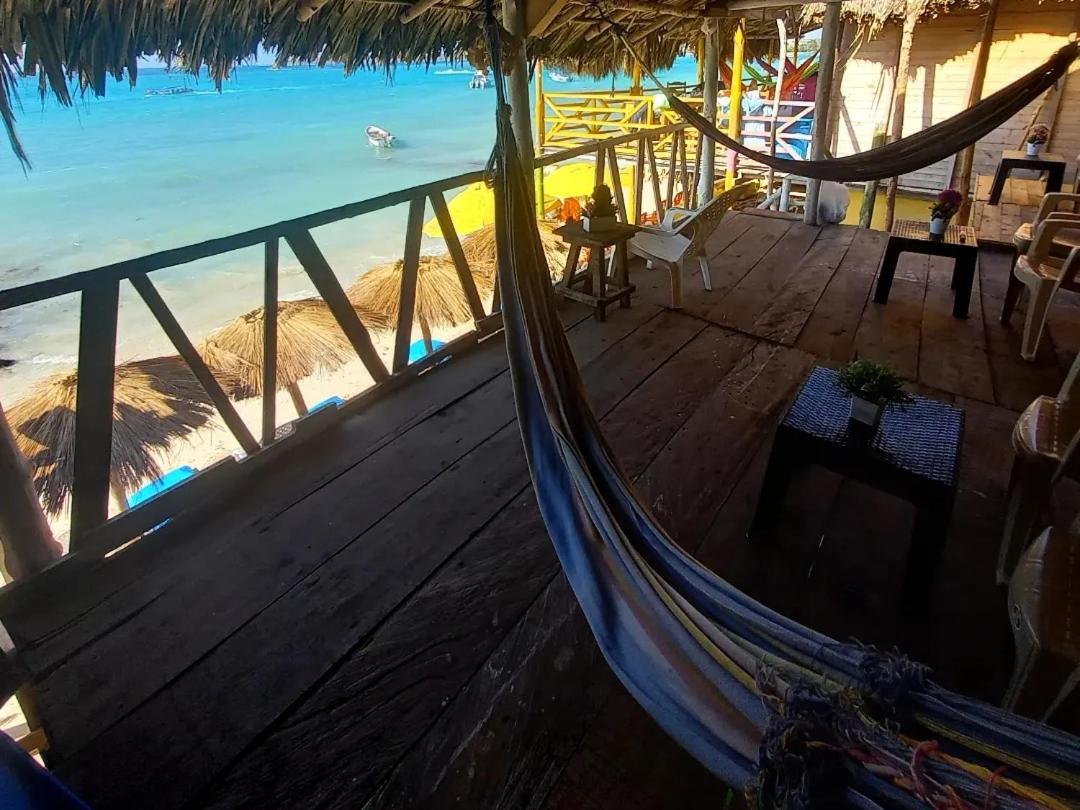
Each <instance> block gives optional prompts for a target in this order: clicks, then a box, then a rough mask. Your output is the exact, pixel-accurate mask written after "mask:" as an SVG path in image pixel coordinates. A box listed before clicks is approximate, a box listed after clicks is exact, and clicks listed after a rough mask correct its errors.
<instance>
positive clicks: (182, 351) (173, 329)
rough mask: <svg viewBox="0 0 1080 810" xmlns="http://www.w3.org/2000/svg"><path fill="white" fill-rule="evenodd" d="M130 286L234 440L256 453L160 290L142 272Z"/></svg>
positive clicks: (252, 440) (254, 444) (255, 446)
mask: <svg viewBox="0 0 1080 810" xmlns="http://www.w3.org/2000/svg"><path fill="white" fill-rule="evenodd" d="M131 286H133V287H134V288H135V291H136V292H137V293H138V294H139V297H140V298H142V300H143V303H145V304H146V308H147V309H149V310H150V312H151V313H153V316H154V318H155V319H156V320H157V322H158V323H159V324H160V325H161V329H162V331H163V332H164V333H165V335H166V337H168V338H169V340H170V341H172V345H173V346H175V347H176V353H177V354H179V355H180V356H181V357H182V358H183V359H184V362H185V363H187V364H188V368H190V369H191V373H192V374H194V375H195V379H196V380H198V381H199V385H201V386H202V387H203V390H204V391H205V392H206V395H207V396H208V397H209V398H210V401H211V402H213V403H214V407H215V408H217V410H218V413H220V414H221V419H222V421H224V422H225V425H226V427H228V428H229V431H230V432H231V433H232V435H233V436H235V437H236V441H237V442H239V443H240V446H241V447H242V448H244V452H245V453H248V454H251V453H257V452H258V451H259V443H258V442H257V441H255V437H254V436H252V435H251V431H250V430H248V428H247V425H246V424H244V420H243V419H241V418H240V414H238V413H237V412H236V408H234V407H233V404H232V402H230V401H229V397H228V396H226V394H225V392H224V391H223V390H222V388H221V385H220V384H219V383H218V381H217V379H216V378H215V377H214V375H213V373H212V372H211V371H210V369H209V368H207V367H206V363H205V362H203V359H202V357H201V356H200V355H199V353H198V352H197V351H195V347H194V346H193V345H192V343H191V340H190V338H188V336H187V334H185V332H184V330H183V329H182V328H181V326H180V322H179V321H177V320H176V316H175V315H173V314H172V310H170V309H169V307H168V305H166V303H165V299H163V298H162V297H161V293H159V292H158V291H157V288H156V287H155V286H154V284H153V282H151V281H150V278H149V277H148V276H147V275H146V274H145V273H139V274H138V275H134V276H132V277H131Z"/></svg>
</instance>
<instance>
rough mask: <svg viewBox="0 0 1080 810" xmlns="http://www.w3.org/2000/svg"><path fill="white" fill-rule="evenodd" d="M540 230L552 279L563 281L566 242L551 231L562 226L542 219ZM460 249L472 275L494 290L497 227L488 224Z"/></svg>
mask: <svg viewBox="0 0 1080 810" xmlns="http://www.w3.org/2000/svg"><path fill="white" fill-rule="evenodd" d="M536 224H537V226H538V230H539V231H540V243H541V244H542V245H543V247H544V255H545V256H546V257H547V263H548V272H549V273H550V274H551V277H552V278H553V279H557V278H560V277H561V276H562V273H563V269H564V268H565V266H566V254H567V253H568V252H569V250H568V248H567V245H566V242H564V241H563V240H562V239H560V238H559V237H558V236H556V235H555V234H554V233H552V231H553V230H554V229H555V228H557V227H558V225H559V223H551V222H547V221H545V220H540V221H539V222H537V223H536ZM461 249H462V250H463V251H464V252H465V258H466V259H467V260H468V262H469V267H471V268H472V271H473V275H474V276H475V277H477V278H478V279H482V280H483V283H484V285H485V286H486V287H488V288H489V289H494V287H495V273H496V267H495V226H494V225H485V226H484V227H483V228H481V229H480V230H478V231H474V232H473V233H471V234H469V235H468V236H466V237H465V238H464V239H462V240H461Z"/></svg>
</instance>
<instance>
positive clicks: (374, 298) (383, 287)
mask: <svg viewBox="0 0 1080 810" xmlns="http://www.w3.org/2000/svg"><path fill="white" fill-rule="evenodd" d="M470 265H471V263H470ZM404 266H405V263H404V262H403V261H402V260H401V259H398V260H397V261H395V262H390V263H387V264H381V265H378V266H376V267H373V268H372V269H371V270H369V271H368V272H367V273H365V274H364V275H363V276H361V277H360V280H359V281H357V282H356V283H355V284H353V285H352V286H351V287H349V289H348V290H347V291H346V292H347V294H348V296H349V300H350V301H351V302H352V304H353V306H355V307H357V308H360V307H366V308H367V309H372V310H375V311H376V312H378V313H379V315H380V316H381V317H382V318H385V319H386V320H387V321H388V322H389V323H392V324H396V323H397V319H398V305H399V304H400V297H401V274H402V269H403V268H404ZM474 278H475V279H476V280H477V287H478V288H479V291H480V294H481V295H484V294H486V293H488V292H490V291H491V287H490V286H485V281H484V277H483V276H480V277H478V276H477V275H476V274H474ZM413 317H414V318H415V319H416V321H417V322H418V323H419V324H420V332H421V334H422V335H423V336H424V347H425V348H426V349H427V351H428V352H431V351H432V349H433V344H432V339H431V329H432V327H436V326H456V325H457V324H459V323H465V322H466V321H471V320H472V311H471V310H470V309H469V302H468V300H467V299H466V298H465V293H464V291H463V290H462V289H461V281H460V280H459V279H458V275H457V270H456V269H455V268H454V264H453V261H452V260H451V258H450V257H449V256H447V255H445V254H441V255H438V256H421V257H420V267H419V270H418V272H417V277H416V305H415V307H414V309H413Z"/></svg>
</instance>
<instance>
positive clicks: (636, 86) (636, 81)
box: [630, 59, 642, 96]
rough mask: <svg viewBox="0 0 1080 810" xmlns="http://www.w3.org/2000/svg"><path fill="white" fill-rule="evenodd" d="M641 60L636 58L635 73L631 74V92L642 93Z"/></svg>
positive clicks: (636, 94) (634, 93)
mask: <svg viewBox="0 0 1080 810" xmlns="http://www.w3.org/2000/svg"><path fill="white" fill-rule="evenodd" d="M641 92H642V91H641V62H639V61H638V60H636V59H635V60H634V68H633V73H632V74H631V75H630V94H631V95H634V96H640V95H641Z"/></svg>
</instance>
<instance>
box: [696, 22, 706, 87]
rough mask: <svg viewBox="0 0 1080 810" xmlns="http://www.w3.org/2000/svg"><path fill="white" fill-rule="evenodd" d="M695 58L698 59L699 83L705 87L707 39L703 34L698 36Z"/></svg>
mask: <svg viewBox="0 0 1080 810" xmlns="http://www.w3.org/2000/svg"><path fill="white" fill-rule="evenodd" d="M694 56H695V57H696V59H697V83H698V85H703V84H704V83H705V37H704V35H703V34H698V38H697V42H696V43H695V47H694Z"/></svg>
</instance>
